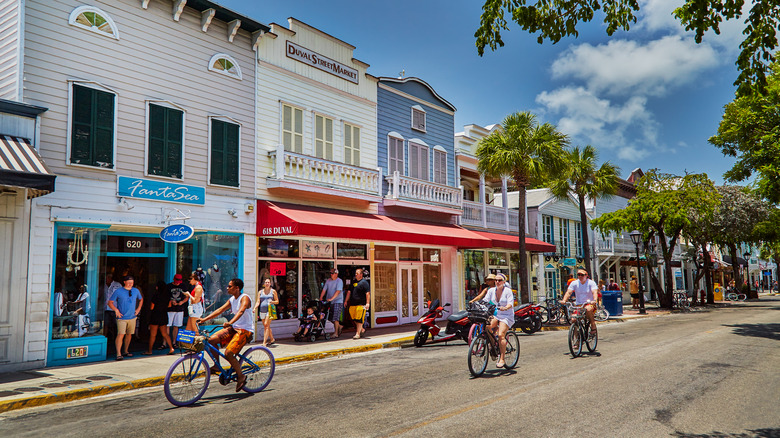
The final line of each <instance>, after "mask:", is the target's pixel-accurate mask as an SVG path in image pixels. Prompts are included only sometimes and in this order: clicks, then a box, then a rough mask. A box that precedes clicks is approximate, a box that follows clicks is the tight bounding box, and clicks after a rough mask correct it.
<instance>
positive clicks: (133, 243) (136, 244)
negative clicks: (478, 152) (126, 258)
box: [125, 240, 141, 248]
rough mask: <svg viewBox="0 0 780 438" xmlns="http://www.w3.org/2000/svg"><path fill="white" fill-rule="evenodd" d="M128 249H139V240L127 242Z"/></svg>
mask: <svg viewBox="0 0 780 438" xmlns="http://www.w3.org/2000/svg"><path fill="white" fill-rule="evenodd" d="M125 245H127V247H128V248H140V247H141V241H140V240H128V241H127V243H126V244H125Z"/></svg>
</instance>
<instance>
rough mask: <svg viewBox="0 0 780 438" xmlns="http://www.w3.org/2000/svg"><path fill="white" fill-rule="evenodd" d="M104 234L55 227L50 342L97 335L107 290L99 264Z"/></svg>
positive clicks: (94, 230) (101, 328) (91, 230)
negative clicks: (101, 276)
mask: <svg viewBox="0 0 780 438" xmlns="http://www.w3.org/2000/svg"><path fill="white" fill-rule="evenodd" d="M104 243H105V231H104V230H96V229H89V228H75V227H62V226H61V227H57V241H56V249H55V265H54V284H53V285H52V286H53V288H52V289H53V295H52V300H51V301H52V314H53V318H52V324H53V326H52V329H51V337H52V339H67V338H79V337H84V336H92V335H99V334H101V333H102V331H103V308H104V306H105V301H106V299H105V295H106V293H107V290H108V286H107V285H105V282H104V281H101V278H100V275H99V272H98V269H97V266H99V263H95V257H97V258H98V260H99V255H100V254H101V248H100V246H101V244H104Z"/></svg>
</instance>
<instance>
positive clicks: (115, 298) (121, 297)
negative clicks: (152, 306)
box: [108, 275, 144, 360]
mask: <svg viewBox="0 0 780 438" xmlns="http://www.w3.org/2000/svg"><path fill="white" fill-rule="evenodd" d="M134 282H135V279H134V278H133V276H132V275H127V276H125V278H124V279H123V283H124V285H123V286H122V287H120V288H119V289H117V290H115V291H114V294H113V295H112V296H111V299H110V300H109V301H108V306H109V307H110V308H111V310H113V311H114V314H115V315H116V329H117V330H116V332H117V334H116V360H122V359H124V357H123V356H122V352H123V351H124V356H127V357H132V356H133V355H132V353H130V352H129V351H127V349H128V347H130V339H132V337H133V333H135V322H136V319H137V318H138V313H139V312H140V311H141V306H143V305H144V298H143V297H142V296H141V292H140V291H139V290H138V289H136V288H134V287H133V283H134ZM123 347H124V348H123Z"/></svg>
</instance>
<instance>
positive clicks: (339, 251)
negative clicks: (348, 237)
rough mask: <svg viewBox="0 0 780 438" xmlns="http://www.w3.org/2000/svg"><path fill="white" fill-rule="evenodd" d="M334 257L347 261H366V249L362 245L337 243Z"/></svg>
mask: <svg viewBox="0 0 780 438" xmlns="http://www.w3.org/2000/svg"><path fill="white" fill-rule="evenodd" d="M336 257H338V258H339V259H349V260H366V259H368V247H367V246H366V245H364V244H362V243H338V244H337V245H336Z"/></svg>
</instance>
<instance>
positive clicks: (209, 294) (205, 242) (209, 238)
mask: <svg viewBox="0 0 780 438" xmlns="http://www.w3.org/2000/svg"><path fill="white" fill-rule="evenodd" d="M241 242H242V236H238V235H223V234H204V235H196V236H195V238H194V240H193V239H190V240H189V241H187V242H185V243H183V244H179V246H182V245H187V244H190V243H191V244H192V245H193V251H194V254H196V255H197V256H196V259H195V260H193V266H194V267H193V268H190V270H191V271H196V272H199V273H200V276H201V278H202V283H203V292H204V293H203V299H204V301H205V304H206V314H208V313H210V312H212V311H214V310H216V309H218V308H220V307H221V306H222V305H223V304H225V303H226V302H227V300H228V299H230V294H228V291H227V284H228V282H229V281H230V280H232V279H233V278H241V279H243V278H244V275H243V269H242V267H241V260H239V258H238V254H239V252H240V250H241ZM185 273H186V271H185ZM185 278H186V275H185ZM249 290H251V289H249ZM228 313H229V311H228V312H225V314H223V315H220V317H222V318H225V321H222V322H226V321H227V319H228V317H229V314H228ZM213 323H214V324H219V323H220V321H218V320H215V321H214V322H213Z"/></svg>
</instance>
